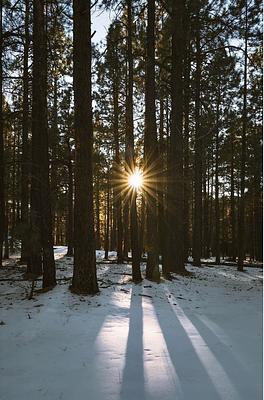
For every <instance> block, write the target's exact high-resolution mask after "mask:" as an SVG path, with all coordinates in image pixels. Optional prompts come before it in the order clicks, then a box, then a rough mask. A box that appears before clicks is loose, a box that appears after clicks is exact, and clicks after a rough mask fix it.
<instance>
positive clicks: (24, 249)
mask: <svg viewBox="0 0 264 400" xmlns="http://www.w3.org/2000/svg"><path fill="white" fill-rule="evenodd" d="M24 40H25V42H24V55H23V117H22V118H23V121H22V166H21V168H22V169H21V226H22V241H21V259H20V261H21V262H27V258H28V243H27V242H28V228H29V227H28V225H29V212H28V203H29V151H28V134H29V98H28V95H29V93H28V92H29V88H28V82H29V76H28V56H29V43H30V39H29V0H25V39H24Z"/></svg>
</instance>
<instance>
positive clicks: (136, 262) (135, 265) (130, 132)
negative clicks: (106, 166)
mask: <svg viewBox="0 0 264 400" xmlns="http://www.w3.org/2000/svg"><path fill="white" fill-rule="evenodd" d="M126 6H127V59H128V82H127V99H126V164H127V168H128V171H130V172H131V171H134V169H135V160H134V121H133V53H132V29H133V25H132V1H131V0H126ZM130 197H131V198H130V231H131V250H132V279H133V281H134V282H140V281H141V280H142V277H141V271H140V253H139V237H138V217H137V204H136V197H137V196H136V191H135V190H132V192H131V196H130Z"/></svg>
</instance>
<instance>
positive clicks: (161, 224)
mask: <svg viewBox="0 0 264 400" xmlns="http://www.w3.org/2000/svg"><path fill="white" fill-rule="evenodd" d="M160 76H161V75H160ZM162 96H163V95H162V94H161V97H160V117H159V142H158V151H159V154H158V159H159V168H158V170H159V189H158V249H159V255H161V257H163V255H164V251H165V237H166V236H165V229H166V228H165V210H164V195H165V177H164V175H165V174H164V169H165V168H164V157H165V143H164V99H163V97H162Z"/></svg>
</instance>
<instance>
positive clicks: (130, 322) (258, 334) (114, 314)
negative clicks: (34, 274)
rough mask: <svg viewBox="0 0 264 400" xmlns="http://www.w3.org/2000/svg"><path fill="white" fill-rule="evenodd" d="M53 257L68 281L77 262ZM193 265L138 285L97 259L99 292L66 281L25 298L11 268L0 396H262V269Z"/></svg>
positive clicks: (1, 285)
mask: <svg viewBox="0 0 264 400" xmlns="http://www.w3.org/2000/svg"><path fill="white" fill-rule="evenodd" d="M55 255H56V263H57V272H58V274H57V275H58V277H60V278H61V279H62V278H64V277H66V278H67V277H68V278H69V277H70V276H71V274H72V259H70V258H66V257H65V248H63V247H57V248H56V249H55ZM110 255H111V256H114V254H110ZM103 256H104V253H103V252H100V251H98V252H97V259H98V261H101V262H103ZM143 269H144V266H142V270H143ZM188 270H189V271H191V272H193V275H192V276H190V277H177V279H175V280H173V281H172V282H167V281H166V282H165V281H164V282H162V283H160V284H155V283H152V282H149V281H147V280H144V281H143V283H142V284H140V285H134V284H132V283H131V281H130V279H131V276H130V274H131V266H130V265H122V266H117V265H115V264H101V263H100V264H98V278H99V284H100V287H101V289H100V290H101V292H100V294H99V295H96V296H93V297H84V296H78V295H74V294H72V293H70V291H69V290H68V286H69V281H68V280H64V279H62V280H60V281H59V282H58V285H57V287H56V288H55V289H54V290H53V291H51V292H48V293H42V294H35V295H34V299H33V300H27V294H28V293H29V291H30V283H29V282H26V281H22V280H20V279H22V276H23V271H24V268H23V267H20V266H19V267H18V266H17V267H15V266H6V268H4V269H2V270H1V271H0V279H1V278H2V279H3V278H10V279H11V278H12V280H10V281H1V282H0V301H1V304H0V307H1V308H0V321H1V322H0V399H1V400H18V399H19V400H42V399H47V400H57V399H58V400H59V399H62V400H75V399H76V400H84V399H85V400H87V399H88V400H193V399H195V400H259V399H261V398H262V270H261V269H257V268H248V269H247V270H246V271H245V272H244V273H239V272H237V271H236V268H234V267H230V266H218V267H212V266H210V267H204V268H195V267H191V266H188ZM17 280H20V281H17ZM40 285H41V282H38V286H39V287H40Z"/></svg>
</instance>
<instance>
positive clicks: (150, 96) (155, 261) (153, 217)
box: [144, 0, 160, 281]
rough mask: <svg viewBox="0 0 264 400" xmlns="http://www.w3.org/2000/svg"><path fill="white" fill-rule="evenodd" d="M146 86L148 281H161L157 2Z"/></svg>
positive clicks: (151, 3) (151, 12) (151, 4)
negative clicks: (158, 215)
mask: <svg viewBox="0 0 264 400" xmlns="http://www.w3.org/2000/svg"><path fill="white" fill-rule="evenodd" d="M147 5H148V25H147V54H146V84H145V91H146V95H145V106H146V109H145V137H144V161H145V167H144V169H145V188H146V190H145V196H146V218H147V219H146V228H147V232H146V249H147V265H146V278H147V279H150V280H154V281H159V280H160V272H159V254H158V220H157V178H158V171H157V168H158V164H157V160H158V141H157V126H156V107H155V36H154V35H155V34H154V31H155V0H148V3H147Z"/></svg>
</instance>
